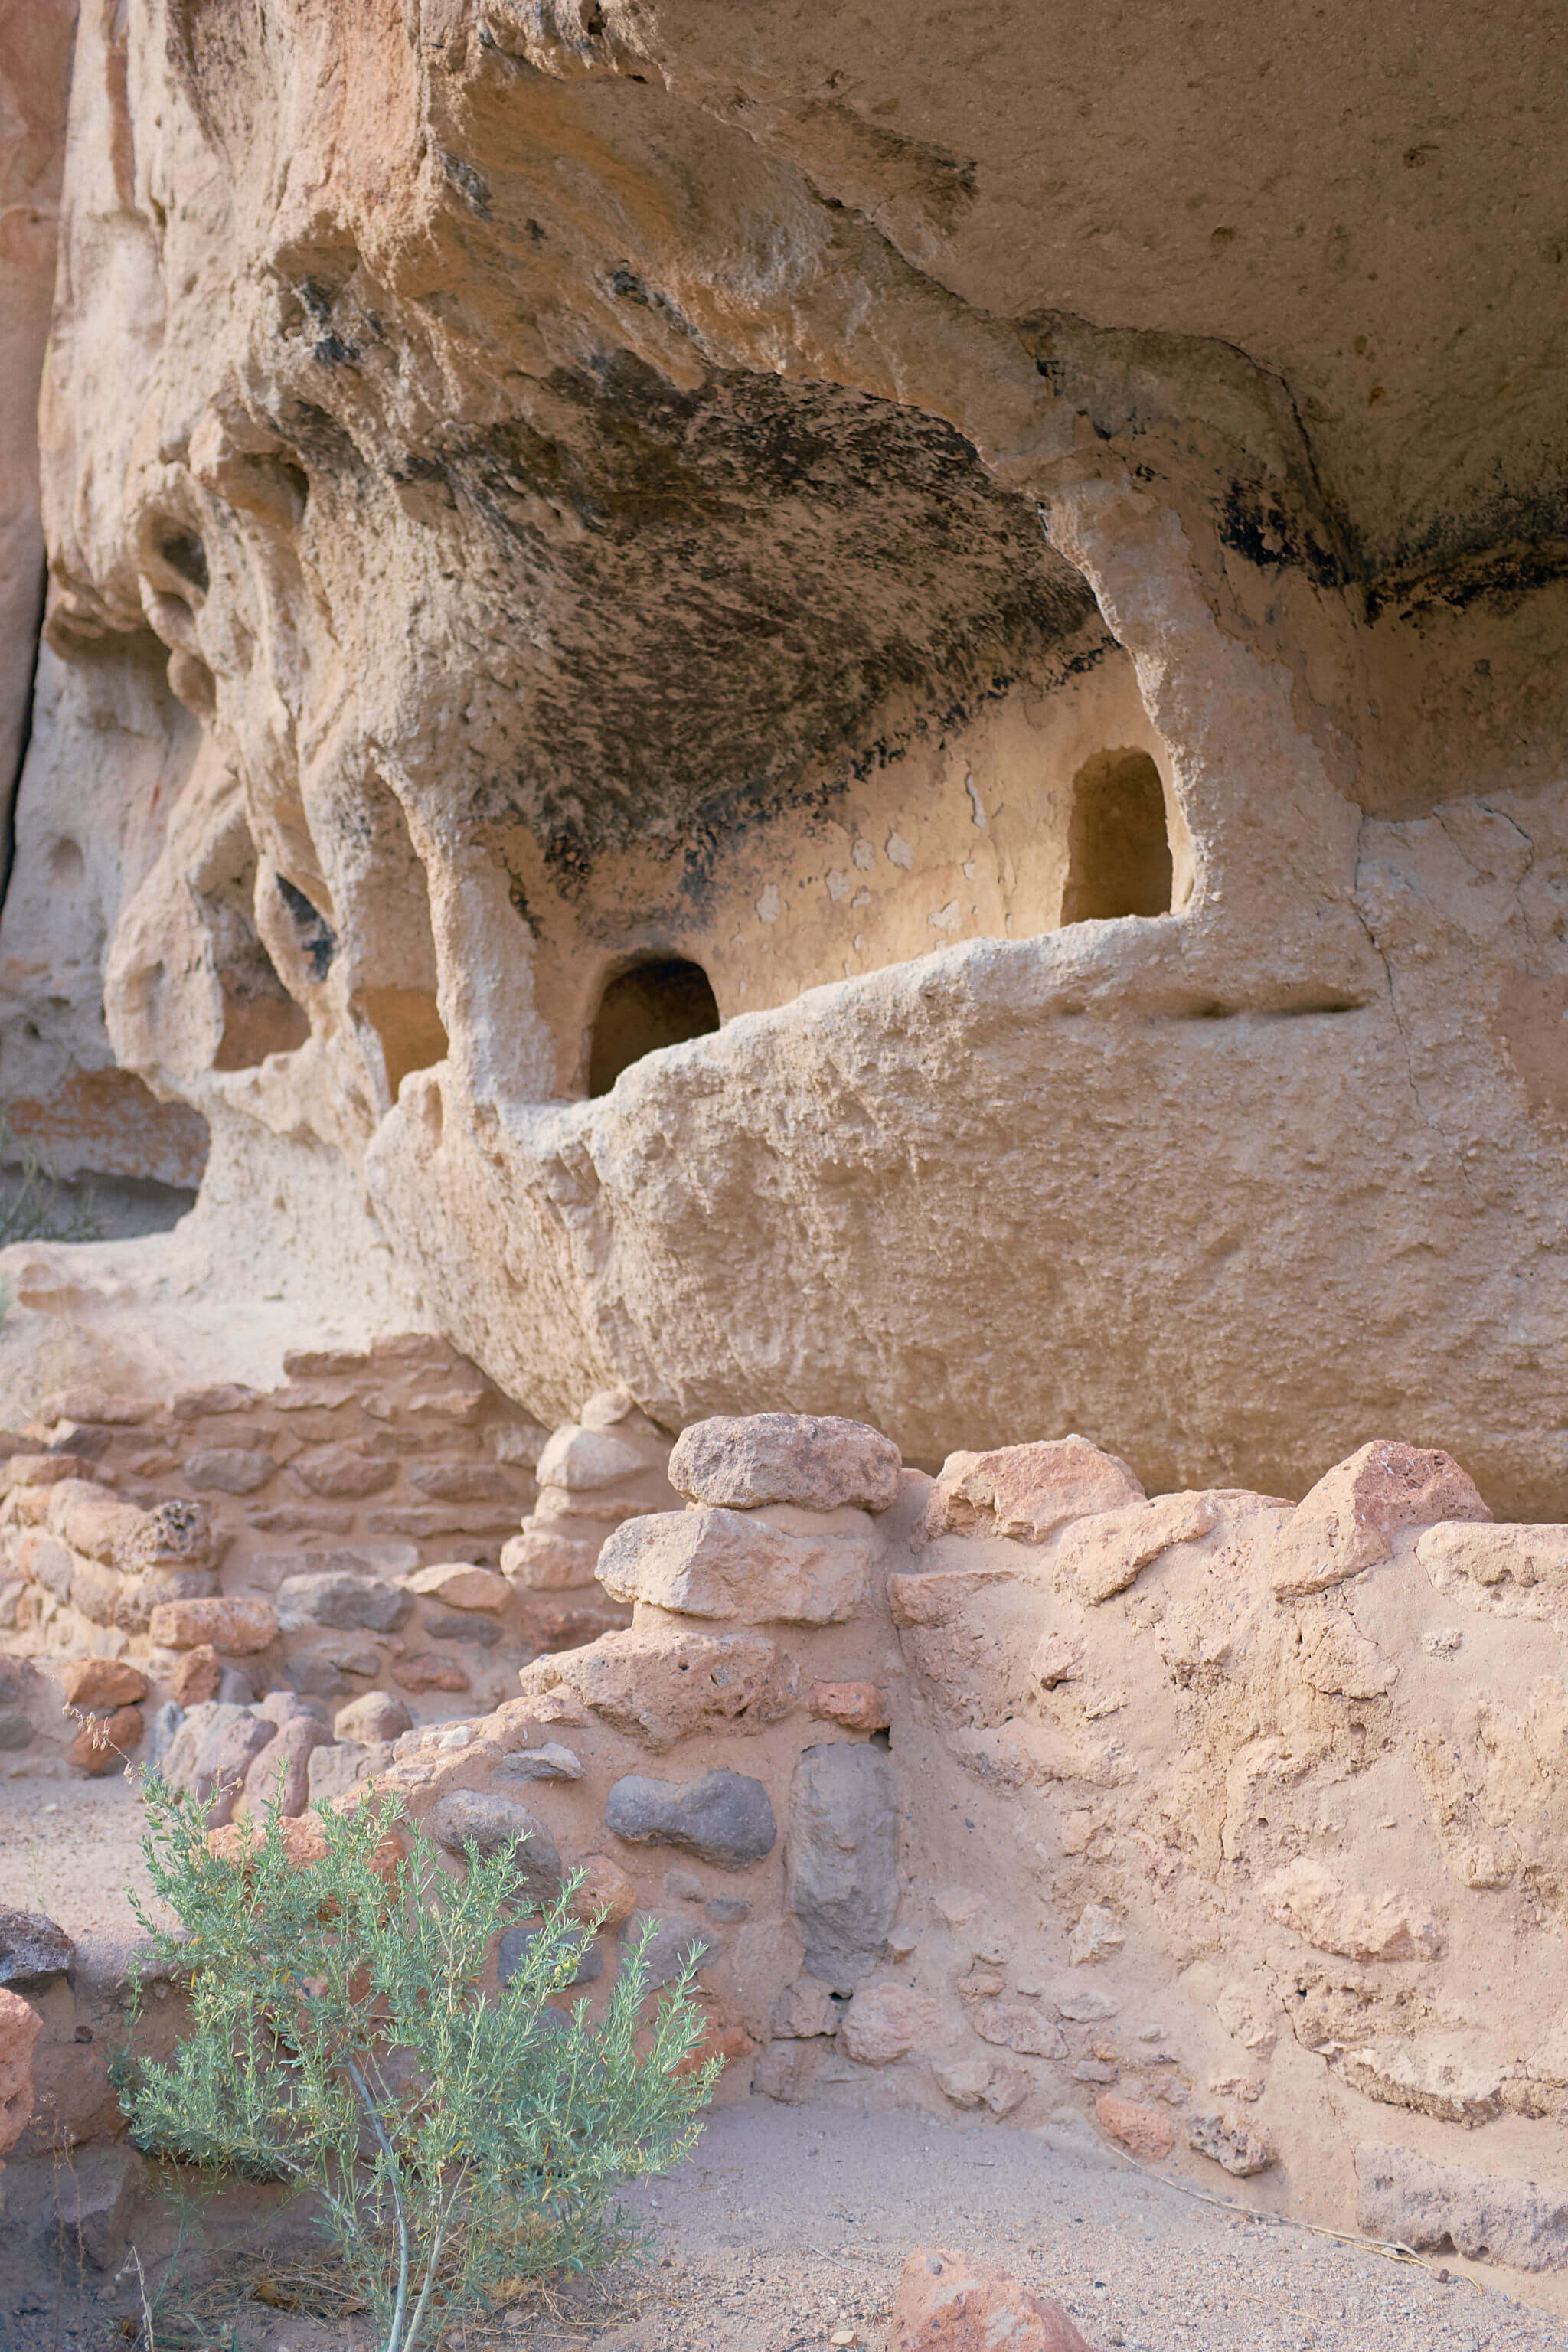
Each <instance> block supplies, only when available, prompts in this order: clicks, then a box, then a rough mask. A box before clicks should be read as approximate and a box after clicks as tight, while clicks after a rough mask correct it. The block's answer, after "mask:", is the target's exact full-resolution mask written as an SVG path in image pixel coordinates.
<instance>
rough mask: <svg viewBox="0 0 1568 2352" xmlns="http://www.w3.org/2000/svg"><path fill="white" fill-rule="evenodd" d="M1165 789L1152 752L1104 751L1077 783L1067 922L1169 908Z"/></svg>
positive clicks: (1070, 820)
mask: <svg viewBox="0 0 1568 2352" xmlns="http://www.w3.org/2000/svg"><path fill="white" fill-rule="evenodd" d="M1171 883H1172V859H1171V835H1170V831H1169V828H1168V826H1167V824H1166V821H1165V788H1164V786H1163V783H1162V782H1161V781H1160V771H1159V769H1158V768H1157V767H1156V766H1155V765H1154V762H1153V761H1152V759H1151V758H1150V757H1149V754H1148V752H1147V751H1100V752H1098V753H1097V754H1096V755H1095V757H1094V758H1093V759H1092V760H1086V761H1084V764H1083V766H1082V767H1081V768H1080V769H1079V772H1078V773H1077V774H1076V775H1075V776H1074V778H1073V782H1072V808H1071V811H1070V813H1069V815H1068V870H1067V880H1066V882H1065V883H1064V885H1063V887H1062V914H1061V919H1062V921H1063V922H1064V923H1089V922H1095V921H1100V922H1106V921H1110V920H1113V919H1115V918H1116V917H1117V916H1119V915H1168V914H1169V913H1170V911H1171Z"/></svg>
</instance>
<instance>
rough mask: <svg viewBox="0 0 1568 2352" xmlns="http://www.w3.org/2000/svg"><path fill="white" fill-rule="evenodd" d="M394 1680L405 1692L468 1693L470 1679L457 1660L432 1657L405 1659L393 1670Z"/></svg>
mask: <svg viewBox="0 0 1568 2352" xmlns="http://www.w3.org/2000/svg"><path fill="white" fill-rule="evenodd" d="M392 1679H393V1681H394V1682H395V1683H396V1684H398V1685H400V1686H401V1688H403V1689H404V1690H405V1691H433V1690H444V1691H466V1690H467V1689H468V1675H466V1674H465V1673H464V1672H463V1669H462V1667H461V1666H460V1665H458V1662H457V1660H456V1659H455V1658H437V1657H434V1656H430V1655H426V1656H424V1657H418V1658H403V1659H400V1660H399V1662H398V1664H396V1665H395V1666H394V1667H393V1669H392Z"/></svg>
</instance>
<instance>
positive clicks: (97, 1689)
mask: <svg viewBox="0 0 1568 2352" xmlns="http://www.w3.org/2000/svg"><path fill="white" fill-rule="evenodd" d="M60 1680H61V1683H62V1685H64V1689H65V1695H66V1705H67V1706H87V1707H102V1706H110V1707H112V1706H135V1704H136V1702H137V1700H138V1699H143V1698H145V1697H146V1696H147V1693H148V1690H149V1688H150V1687H151V1685H149V1683H148V1680H147V1677H146V1675H144V1674H143V1673H142V1669H141V1667H140V1666H132V1665H128V1664H126V1663H125V1661H124V1660H123V1659H122V1658H73V1659H72V1660H71V1662H70V1664H68V1666H65V1667H63V1668H62V1670H61V1674H60Z"/></svg>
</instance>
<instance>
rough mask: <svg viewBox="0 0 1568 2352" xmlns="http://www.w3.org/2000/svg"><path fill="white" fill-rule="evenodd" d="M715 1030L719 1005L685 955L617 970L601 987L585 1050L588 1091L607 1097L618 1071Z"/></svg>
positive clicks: (709, 985)
mask: <svg viewBox="0 0 1568 2352" xmlns="http://www.w3.org/2000/svg"><path fill="white" fill-rule="evenodd" d="M718 1026H719V1004H718V1000H717V998H716V997H715V996H714V993H713V987H712V983H711V982H710V980H709V977H708V975H707V973H706V972H705V971H703V969H702V967H701V965H700V963H691V962H689V961H688V959H687V958H686V957H685V956H649V957H648V958H647V960H646V961H644V962H642V963H635V964H633V965H631V966H630V968H629V969H628V970H626V971H620V972H617V973H616V976H615V978H614V979H613V980H611V981H610V982H608V983H607V984H606V986H605V992H604V994H603V996H602V997H601V998H600V999H599V1010H598V1012H597V1013H595V1017H594V1028H593V1034H592V1036H591V1038H590V1040H589V1046H588V1092H589V1094H590V1095H607V1094H608V1093H609V1091H610V1088H611V1087H613V1086H614V1085H615V1083H616V1079H617V1078H618V1077H619V1076H620V1075H621V1072H622V1071H623V1070H629V1069H630V1067H631V1066H632V1064H633V1063H634V1062H640V1061H641V1060H642V1058H643V1055H645V1054H657V1053H658V1049H659V1047H660V1046H661V1045H684V1044H685V1042H686V1040H687V1039H688V1038H689V1037H705V1036H707V1035H708V1034H709V1033H710V1031H711V1030H714V1029H717V1028H718Z"/></svg>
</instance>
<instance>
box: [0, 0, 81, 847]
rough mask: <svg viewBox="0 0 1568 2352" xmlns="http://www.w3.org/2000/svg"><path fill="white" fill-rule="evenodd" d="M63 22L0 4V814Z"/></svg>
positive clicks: (57, 11) (66, 43)
mask: <svg viewBox="0 0 1568 2352" xmlns="http://www.w3.org/2000/svg"><path fill="white" fill-rule="evenodd" d="M75 21H76V6H75V0H38V5H36V6H35V5H26V0H5V5H0V318H3V319H4V320H5V326H4V330H3V331H0V798H3V800H4V805H5V809H6V811H7V812H9V809H10V804H11V797H12V793H13V791H14V788H15V785H16V770H17V766H18V763H19V761H20V760H21V756H22V751H23V747H24V742H25V740H26V730H27V718H28V704H29V701H30V699H31V695H32V682H33V667H34V662H35V660H36V657H37V635H38V623H39V621H40V619H41V618H42V614H43V595H44V533H43V526H42V523H41V521H40V520H39V515H38V436H37V425H36V422H35V419H36V415H37V404H38V378H39V375H40V373H41V372H42V368H43V361H44V345H45V342H46V341H47V336H48V327H49V304H50V301H51V299H52V298H53V294H54V282H55V234H56V226H57V219H58V210H59V194H60V171H61V166H62V163H63V162H64V157H65V129H66V103H67V99H68V94H69V89H70V61H71V32H72V27H73V26H74V24H75ZM8 821H9V819H8V815H7V822H8Z"/></svg>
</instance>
